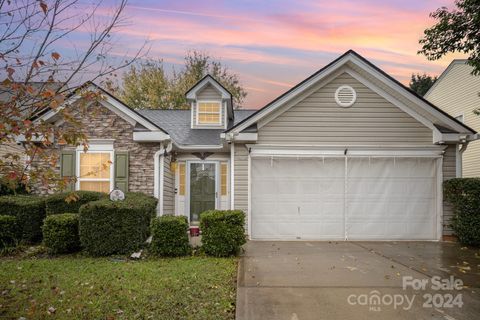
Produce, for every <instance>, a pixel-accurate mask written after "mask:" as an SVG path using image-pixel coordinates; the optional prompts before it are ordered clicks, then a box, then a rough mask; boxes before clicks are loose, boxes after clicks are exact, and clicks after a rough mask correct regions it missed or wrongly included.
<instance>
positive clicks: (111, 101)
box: [100, 95, 159, 131]
mask: <svg viewBox="0 0 480 320" xmlns="http://www.w3.org/2000/svg"><path fill="white" fill-rule="evenodd" d="M105 102H108V103H109V104H110V105H112V106H114V107H115V108H116V109H117V110H119V111H121V112H122V113H123V114H125V115H127V116H128V117H130V118H131V119H133V120H135V122H138V123H140V124H141V125H142V126H144V127H145V128H147V129H149V130H152V131H158V130H159V129H158V127H157V126H155V125H153V124H152V123H151V122H150V121H147V120H146V119H144V118H143V117H141V116H139V115H138V114H137V113H136V112H135V111H133V110H132V109H130V108H129V107H127V106H125V105H124V104H122V103H120V102H118V101H117V100H115V99H113V98H112V97H110V96H109V95H106V99H105V100H103V99H102V100H101V101H100V103H102V104H103V105H105ZM114 112H115V111H114Z"/></svg>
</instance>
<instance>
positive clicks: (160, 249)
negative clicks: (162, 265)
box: [150, 215, 191, 257]
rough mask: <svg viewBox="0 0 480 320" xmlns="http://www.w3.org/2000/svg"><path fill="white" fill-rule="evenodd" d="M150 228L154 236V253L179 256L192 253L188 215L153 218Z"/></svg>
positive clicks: (152, 249)
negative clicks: (189, 240)
mask: <svg viewBox="0 0 480 320" xmlns="http://www.w3.org/2000/svg"><path fill="white" fill-rule="evenodd" d="M150 229H151V233H152V236H153V238H152V243H151V244H150V252H152V253H153V254H156V255H159V256H164V257H178V256H185V255H187V254H189V253H190V251H191V248H190V243H189V242H188V234H187V232H188V220H187V217H185V216H171V215H165V216H161V217H157V218H153V219H152V222H151V224H150Z"/></svg>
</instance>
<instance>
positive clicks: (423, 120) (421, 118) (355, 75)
mask: <svg viewBox="0 0 480 320" xmlns="http://www.w3.org/2000/svg"><path fill="white" fill-rule="evenodd" d="M345 72H346V73H348V74H349V75H350V76H352V77H353V78H354V79H356V80H357V81H359V82H360V83H362V84H364V85H365V86H366V87H368V88H369V89H370V90H372V91H373V92H375V93H377V94H378V95H380V96H382V97H383V98H385V99H386V100H387V101H388V102H390V103H391V104H393V105H394V106H396V107H398V108H399V109H400V110H402V111H403V112H405V113H406V114H408V115H410V116H411V117H412V118H414V119H415V120H417V121H418V122H420V123H421V124H423V125H424V126H426V127H427V128H429V129H431V130H433V131H438V129H437V128H436V127H435V126H434V125H433V122H432V121H430V120H429V119H427V118H425V117H424V116H422V115H420V114H419V113H417V112H415V111H414V110H412V109H411V108H409V107H408V106H406V105H404V104H403V103H402V102H400V101H398V100H397V99H395V98H394V97H392V96H391V95H390V94H388V93H387V92H385V91H384V90H382V89H381V88H379V87H377V86H376V85H374V84H373V83H371V82H370V81H368V80H367V79H365V78H364V77H362V76H361V75H360V74H358V73H357V72H355V71H353V70H351V69H347V70H346V71H345Z"/></svg>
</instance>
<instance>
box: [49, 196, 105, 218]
mask: <svg viewBox="0 0 480 320" xmlns="http://www.w3.org/2000/svg"><path fill="white" fill-rule="evenodd" d="M107 197H108V195H107V194H106V193H102V192H94V191H75V192H62V193H57V194H53V195H51V196H48V197H47V198H46V199H45V207H46V214H47V216H48V215H51V214H61V213H65V212H75V213H78V211H79V210H80V207H81V206H83V205H84V204H85V203H89V202H91V201H97V200H100V199H102V198H107ZM70 198H73V199H75V198H76V201H75V200H73V201H67V200H70Z"/></svg>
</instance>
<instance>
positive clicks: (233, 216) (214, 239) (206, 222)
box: [200, 210, 246, 257]
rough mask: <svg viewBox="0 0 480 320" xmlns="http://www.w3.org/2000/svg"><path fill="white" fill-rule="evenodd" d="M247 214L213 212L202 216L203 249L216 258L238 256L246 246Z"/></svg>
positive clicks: (207, 212) (239, 212)
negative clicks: (245, 226)
mask: <svg viewBox="0 0 480 320" xmlns="http://www.w3.org/2000/svg"><path fill="white" fill-rule="evenodd" d="M244 225H245V214H244V213H243V211H240V210H226V211H220V210H211V211H205V212H203V213H202V214H200V230H201V231H202V248H203V250H204V251H205V253H206V254H208V255H211V256H215V257H227V256H231V255H237V254H238V253H239V252H240V248H241V247H242V245H243V244H245V242H246V239H245V229H244Z"/></svg>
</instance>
